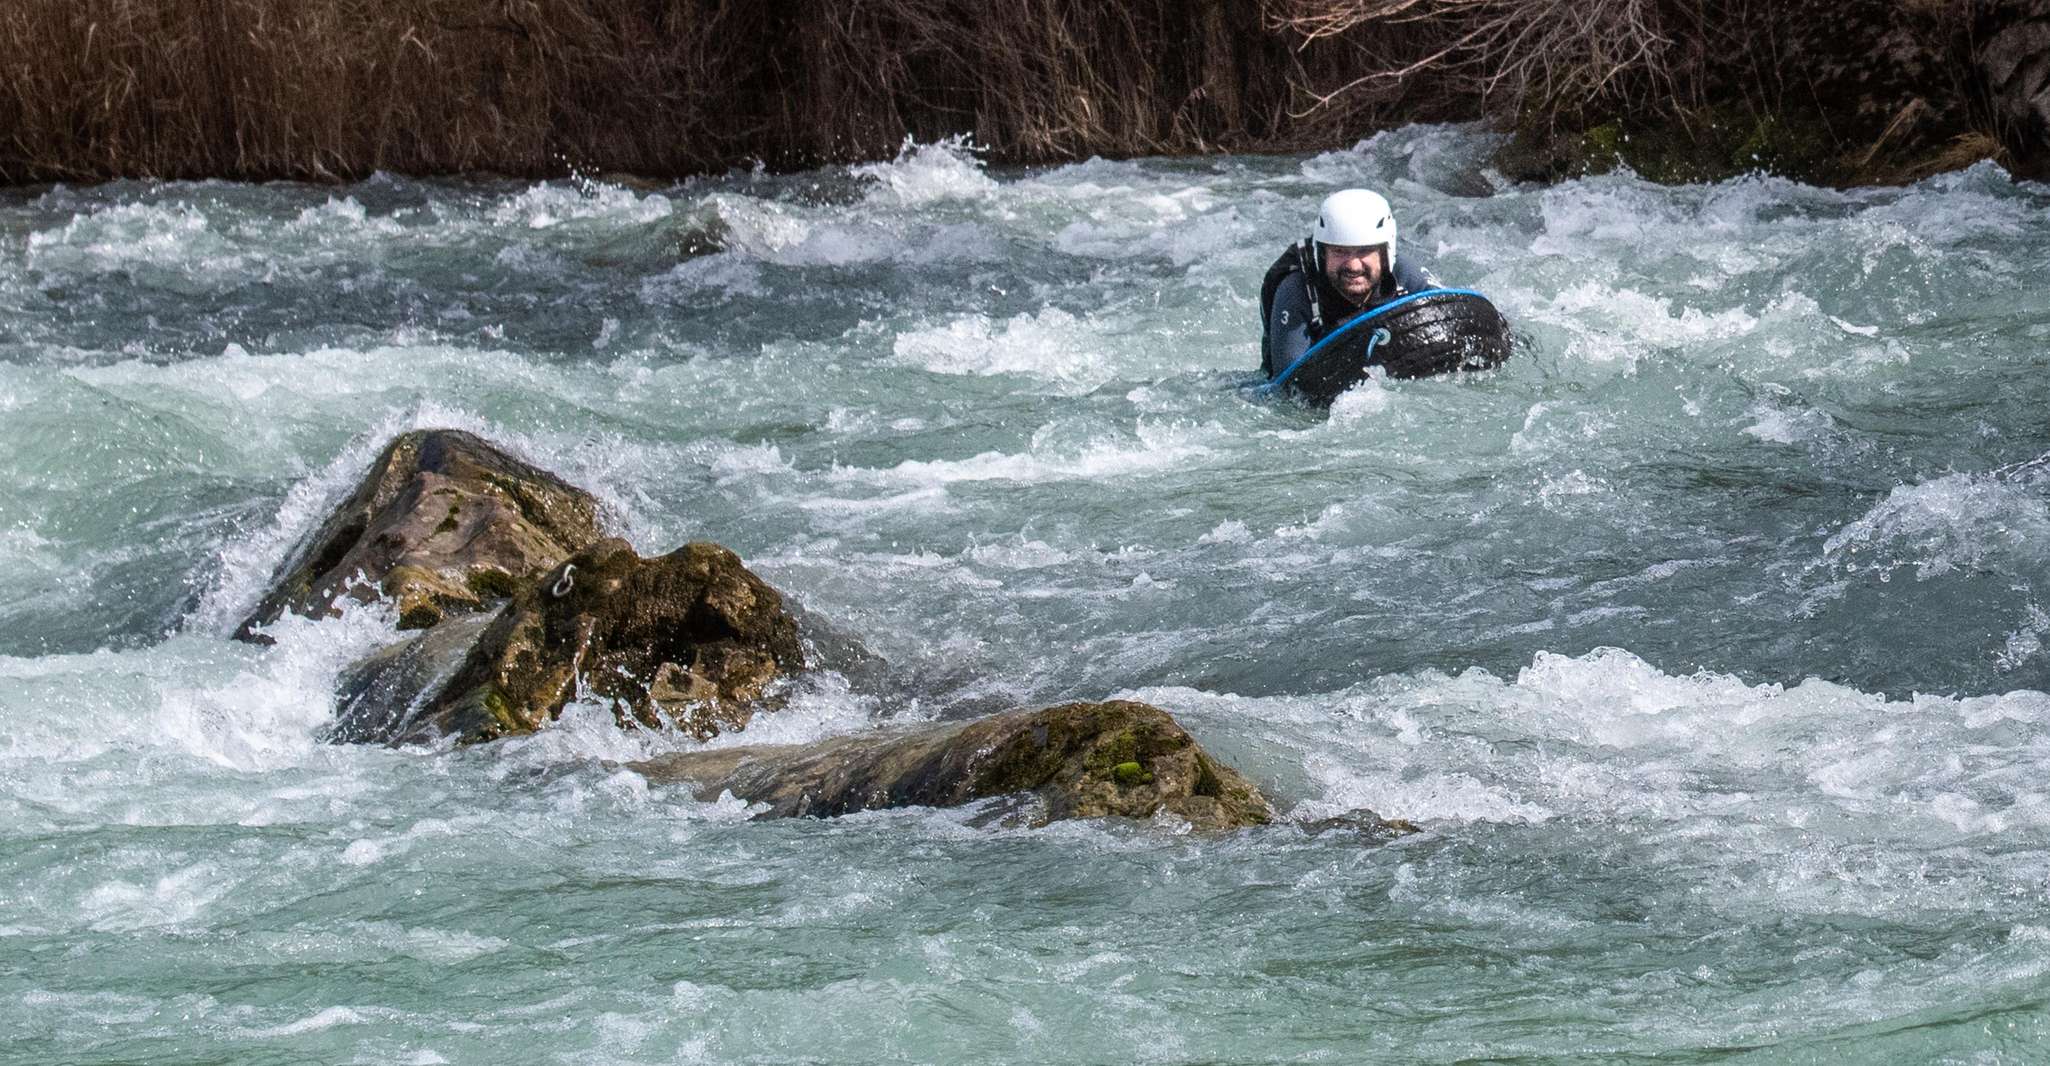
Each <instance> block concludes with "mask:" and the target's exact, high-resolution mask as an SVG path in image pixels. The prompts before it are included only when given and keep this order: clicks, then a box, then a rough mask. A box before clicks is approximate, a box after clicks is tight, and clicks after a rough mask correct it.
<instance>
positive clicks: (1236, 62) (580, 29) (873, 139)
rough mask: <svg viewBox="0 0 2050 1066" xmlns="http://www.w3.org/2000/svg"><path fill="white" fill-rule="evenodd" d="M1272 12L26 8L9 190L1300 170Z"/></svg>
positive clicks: (212, 4)
mask: <svg viewBox="0 0 2050 1066" xmlns="http://www.w3.org/2000/svg"><path fill="white" fill-rule="evenodd" d="M1264 2H1266V0H1195V2H1193V3H1191V2H1175V0H1132V2H1130V3H1126V4H1104V3H1100V2H1090V0H1007V2H1005V3H987V2H981V0H802V2H785V3H763V2H760V0H751V2H750V0H549V2H545V3H544V2H542V0H7V2H6V3H5V4H0V131H5V132H0V181H8V182H23V181H35V180H48V179H53V178H55V179H65V178H92V177H104V176H117V175H134V176H150V177H163V178H171V177H194V176H230V177H240V178H269V177H296V178H313V179H323V178H341V177H353V176H360V175H362V174H365V173H367V172H369V171H372V170H377V169H389V170H397V171H405V172H414V173H445V172H455V171H473V170H494V171H501V172H507V173H516V174H544V173H560V172H561V171H562V170H563V168H564V167H565V166H566V165H567V164H568V163H572V162H573V163H576V164H578V165H581V166H584V167H588V168H590V169H594V170H624V171H633V172H639V173H645V174H678V173H692V172H703V171H708V170H710V171H717V170H722V169H724V168H726V167H730V166H734V165H741V164H745V163H748V162H750V161H753V160H756V159H761V160H765V161H767V162H769V163H770V164H772V165H776V166H790V165H804V164H810V163H817V162H822V161H829V160H840V159H854V158H873V157H876V156H878V155H885V156H886V155H888V154H889V153H890V152H892V151H894V150H895V148H896V147H897V145H898V144H900V143H901V142H902V140H903V139H904V137H905V136H906V135H915V136H918V137H920V138H922V139H931V138H936V137H938V136H942V135H945V134H950V133H956V132H962V131H969V132H972V133H974V134H975V136H976V138H977V139H978V140H979V141H981V142H982V143H985V144H989V145H992V146H995V148H996V149H997V155H998V156H999V157H1000V158H1015V159H1047V158H1069V157H1077V156H1085V155H1089V154H1104V155H1132V154H1138V153H1146V152H1193V151H1205V150H1210V149H1215V148H1226V149H1238V150H1245V149H1260V148H1286V147H1293V146H1297V145H1301V144H1305V143H1310V142H1312V141H1315V140H1317V139H1318V138H1320V137H1321V138H1324V139H1328V138H1330V137H1332V136H1334V135H1335V134H1334V133H1333V132H1332V128H1334V127H1336V126H1338V125H1341V124H1342V123H1343V121H1344V118H1345V116H1344V115H1343V114H1341V113H1339V112H1336V111H1334V112H1332V113H1331V114H1329V115H1325V116H1320V117H1318V118H1315V119H1312V120H1310V121H1307V122H1306V121H1303V120H1300V119H1295V118H1291V117H1289V115H1288V113H1287V112H1288V110H1289V106H1290V103H1291V100H1292V96H1291V94H1292V93H1293V92H1294V88H1293V86H1294V81H1293V80H1292V78H1294V77H1295V76H1296V75H1297V74H1298V72H1299V71H1300V70H1301V69H1302V64H1303V62H1304V59H1303V57H1302V56H1300V55H1298V54H1297V53H1296V52H1295V51H1294V50H1292V49H1291V47H1290V44H1291V42H1289V41H1288V40H1286V39H1285V38H1284V37H1282V36H1281V35H1279V34H1276V33H1273V32H1269V31H1268V30H1267V29H1266V28H1265V27H1266V23H1267V18H1266V12H1265V10H1264V8H1263V3H1264Z"/></svg>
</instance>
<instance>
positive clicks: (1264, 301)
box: [1260, 244, 1438, 378]
mask: <svg viewBox="0 0 2050 1066" xmlns="http://www.w3.org/2000/svg"><path fill="white" fill-rule="evenodd" d="M1306 258H1308V255H1307V254H1306V253H1305V252H1304V251H1303V249H1302V245H1299V244H1296V245H1290V246H1289V248H1288V250H1287V251H1285V252H1283V253H1281V257H1280V258H1279V259H1276V260H1275V261H1274V265H1273V266H1271V267H1269V268H1267V278H1266V279H1265V280H1264V281H1263V282H1262V284H1261V287H1260V289H1261V292H1260V297H1261V299H1260V304H1261V307H1260V310H1261V312H1262V313H1263V314H1265V315H1266V316H1267V317H1266V322H1265V326H1266V328H1265V330H1264V331H1263V332H1262V333H1261V335H1260V370H1261V372H1262V373H1265V374H1266V375H1267V376H1268V377H1269V378H1272V377H1274V376H1275V375H1276V374H1279V373H1281V372H1282V371H1284V370H1287V369H1288V368H1289V365H1290V364H1292V363H1294V362H1295V361H1296V360H1297V359H1298V358H1300V357H1301V356H1302V354H1303V353H1304V352H1306V351H1309V350H1310V346H1311V345H1313V344H1315V343H1317V342H1318V341H1320V340H1323V339H1324V337H1325V335H1326V334H1328V333H1330V332H1331V331H1332V330H1334V329H1337V328H1338V327H1339V326H1341V325H1344V324H1345V322H1346V320H1347V319H1350V318H1351V317H1353V316H1354V315H1356V314H1359V313H1360V312H1362V311H1367V310H1371V309H1373V308H1376V307H1379V306H1381V305H1382V304H1384V303H1387V302H1388V301H1390V300H1393V299H1395V298H1397V297H1399V296H1407V295H1409V294H1410V293H1413V292H1421V291H1422V290H1424V289H1434V288H1437V287H1438V279H1437V278H1435V277H1432V276H1431V271H1430V269H1429V268H1427V267H1425V266H1423V265H1422V264H1420V263H1418V262H1417V261H1416V257H1415V256H1403V257H1402V258H1401V259H1399V260H1397V261H1396V263H1395V269H1394V270H1391V271H1389V272H1388V273H1386V274H1383V275H1382V276H1381V290H1380V291H1379V292H1377V293H1375V294H1374V298H1373V299H1371V300H1368V301H1367V303H1366V305H1365V306H1363V307H1354V306H1352V304H1351V303H1349V302H1347V301H1346V299H1345V297H1344V295H1343V294H1341V293H1340V292H1339V291H1338V289H1337V288H1336V287H1334V286H1333V285H1332V284H1331V283H1330V282H1329V281H1327V280H1325V278H1324V273H1323V271H1321V270H1320V271H1318V272H1317V276H1316V279H1315V284H1316V286H1317V301H1316V303H1317V309H1318V310H1322V311H1323V318H1322V321H1318V319H1317V316H1316V315H1315V313H1314V312H1313V310H1312V308H1311V301H1310V282H1309V280H1308V279H1306V278H1305V277H1304V275H1303V267H1304V260H1305V259H1306Z"/></svg>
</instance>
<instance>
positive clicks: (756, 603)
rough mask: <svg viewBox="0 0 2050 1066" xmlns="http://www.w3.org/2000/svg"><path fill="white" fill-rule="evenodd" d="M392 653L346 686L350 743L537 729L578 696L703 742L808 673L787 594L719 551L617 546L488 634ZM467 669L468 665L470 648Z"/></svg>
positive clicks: (536, 588)
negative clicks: (776, 687) (647, 553)
mask: <svg viewBox="0 0 2050 1066" xmlns="http://www.w3.org/2000/svg"><path fill="white" fill-rule="evenodd" d="M443 629H450V627H449V626H442V627H438V628H437V629H436V630H433V631H430V632H429V633H427V634H425V635H423V636H421V637H419V638H416V639H415V640H414V641H412V642H410V643H409V644H406V645H402V646H400V647H397V648H393V649H388V650H387V651H386V652H384V653H381V654H380V655H379V656H376V657H373V658H372V659H371V660H369V661H367V662H365V663H364V664H362V665H361V666H359V667H358V668H357V669H356V670H355V671H353V672H352V673H351V675H350V677H349V678H348V679H346V680H345V682H344V685H343V689H344V702H343V709H342V712H341V714H340V716H339V717H338V719H337V721H336V724H335V726H334V728H333V730H332V731H331V734H330V735H331V736H332V737H333V738H334V739H338V740H350V741H373V742H375V741H385V742H391V743H409V742H417V741H429V740H435V739H439V738H441V737H445V736H453V737H456V738H457V739H458V740H459V741H461V742H463V743H474V742H477V741H482V740H491V739H494V738H497V737H502V736H510V735H514V734H520V733H531V732H533V731H534V730H536V729H539V728H541V727H542V726H544V725H546V724H547V723H549V722H550V721H553V720H554V719H555V717H556V716H557V715H558V714H560V713H561V712H562V708H563V705H564V704H565V703H567V702H569V701H570V700H571V699H572V698H578V697H582V698H590V697H596V698H599V699H603V700H608V701H610V702H611V703H612V706H613V708H614V712H615V713H616V714H617V715H618V716H619V718H620V721H621V724H626V723H627V722H628V721H632V722H637V723H639V724H642V725H646V726H650V727H663V726H668V727H674V728H677V729H681V730H683V731H685V732H688V733H690V734H692V735H693V736H696V737H698V738H700V739H706V738H710V737H712V736H715V735H717V734H719V733H721V732H725V731H729V730H736V729H740V728H743V727H744V726H746V724H747V722H748V720H749V719H750V718H752V717H753V716H754V713H755V712H756V710H758V709H760V708H761V707H762V706H764V705H766V704H767V703H768V702H769V701H770V698H771V697H772V695H773V694H772V691H771V689H772V686H773V684H774V683H775V682H776V681H778V680H781V679H783V678H787V677H789V676H791V675H792V674H794V673H795V672H796V671H798V670H800V669H802V668H803V666H804V652H803V650H802V648H801V647H800V646H799V644H798V639H797V623H796V621H795V620H794V619H793V618H792V617H791V616H790V613H789V612H788V611H786V610H785V609H784V607H783V597H782V596H781V594H779V593H778V592H777V591H776V590H775V589H773V588H771V587H770V586H769V585H768V584H767V583H766V582H764V581H762V579H761V578H759V577H756V576H755V575H754V574H753V573H752V572H751V571H749V570H748V569H747V567H745V566H743V565H741V562H740V557H739V556H737V555H734V554H733V553H732V552H730V551H728V550H726V549H725V548H722V547H720V546H719V545H717V544H706V543H696V544H686V545H684V546H683V547H681V548H678V549H677V550H676V551H673V552H671V553H669V554H668V555H663V556H659V557H657V558H653V559H643V558H641V556H640V555H638V554H637V553H635V551H634V550H633V548H632V547H631V546H629V545H628V544H627V543H626V542H625V541H623V540H617V539H607V540H603V541H600V542H598V543H597V544H595V545H592V546H591V547H589V548H587V549H585V550H583V551H581V552H579V553H577V554H576V555H575V556H574V557H572V558H571V559H569V560H567V561H566V562H564V563H563V564H562V565H561V566H558V567H556V568H555V569H554V570H551V571H549V572H547V573H545V574H543V575H542V576H541V577H540V579H539V580H536V581H533V582H529V583H528V584H526V585H524V586H522V587H521V588H519V589H518V590H517V591H516V592H515V593H514V595H513V597H512V599H511V601H510V602H508V603H507V604H506V605H505V607H504V608H503V609H501V610H500V611H499V613H498V614H497V615H496V616H495V617H493V618H492V619H491V620H490V623H489V624H488V625H485V626H483V627H482V628H481V631H479V632H475V633H474V634H472V633H469V632H466V631H465V630H466V629H467V627H460V628H456V629H451V635H448V636H444V635H443V634H442V632H441V630H443ZM459 647H460V648H462V649H464V650H462V651H461V659H460V661H459V662H458V661H456V653H457V650H458V648H459Z"/></svg>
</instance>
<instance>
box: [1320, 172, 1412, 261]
mask: <svg viewBox="0 0 2050 1066" xmlns="http://www.w3.org/2000/svg"><path fill="white" fill-rule="evenodd" d="M1310 239H1311V240H1314V241H1316V242H1317V244H1318V248H1317V265H1318V266H1319V267H1320V268H1321V267H1322V266H1323V265H1324V249H1323V246H1324V245H1327V244H1336V245H1342V246H1344V247H1348V248H1368V247H1372V246H1373V245H1376V244H1384V245H1387V246H1388V272H1389V273H1390V274H1393V273H1395V212H1394V211H1392V210H1390V209H1389V207H1388V201H1387V199H1386V198H1385V197H1383V196H1382V195H1381V194H1380V193H1377V192H1372V191H1370V190H1367V189H1340V190H1338V191H1337V192H1335V193H1332V194H1331V195H1329V196H1326V197H1325V198H1324V203H1323V204H1322V205H1321V206H1319V207H1318V208H1317V228H1316V229H1315V230H1312V231H1311V233H1310Z"/></svg>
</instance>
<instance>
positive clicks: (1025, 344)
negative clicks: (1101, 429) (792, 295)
mask: <svg viewBox="0 0 2050 1066" xmlns="http://www.w3.org/2000/svg"><path fill="white" fill-rule="evenodd" d="M891 350H892V352H893V354H894V355H895V357H896V361H897V362H898V363H900V364H901V365H905V366H912V367H918V368H920V369H924V370H929V371H932V372H933V373H936V374H954V375H979V376H983V377H990V376H994V375H998V374H1020V375H1025V376H1028V377H1033V378H1037V379H1039V380H1041V381H1046V382H1050V383H1054V384H1057V385H1059V386H1061V391H1062V392H1063V393H1064V394H1067V395H1080V394H1082V393H1085V392H1088V391H1090V390H1093V389H1095V388H1098V387H1100V386H1102V385H1104V384H1105V383H1107V382H1109V381H1112V380H1114V379H1115V378H1116V377H1117V374H1118V370H1119V368H1118V366H1117V365H1116V360H1115V359H1114V358H1113V357H1112V355H1111V354H1110V353H1109V352H1107V351H1106V350H1105V345H1104V342H1103V339H1102V338H1101V337H1099V336H1097V335H1096V333H1095V331H1094V330H1093V329H1091V328H1090V327H1089V325H1088V324H1086V323H1084V322H1082V321H1080V320H1078V319H1076V318H1075V316H1073V315H1071V314H1068V313H1067V312H1065V311H1062V310H1060V309H1059V308H1052V307H1049V308H1046V309H1045V310H1042V311H1038V312H1035V313H1031V314H1022V315H1016V316H1013V317H1012V318H1010V319H1007V320H1005V321H1004V322H1003V323H1002V324H1001V325H998V324H996V323H993V322H991V321H990V320H989V319H988V318H986V317H984V316H981V315H971V316H965V317H961V318H956V319H954V320H952V321H950V322H948V323H947V324H945V325H943V326H939V327H935V328H930V329H922V330H912V331H910V332H906V333H900V334H898V335H897V339H896V341H895V342H894V343H893V344H892V346H891Z"/></svg>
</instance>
